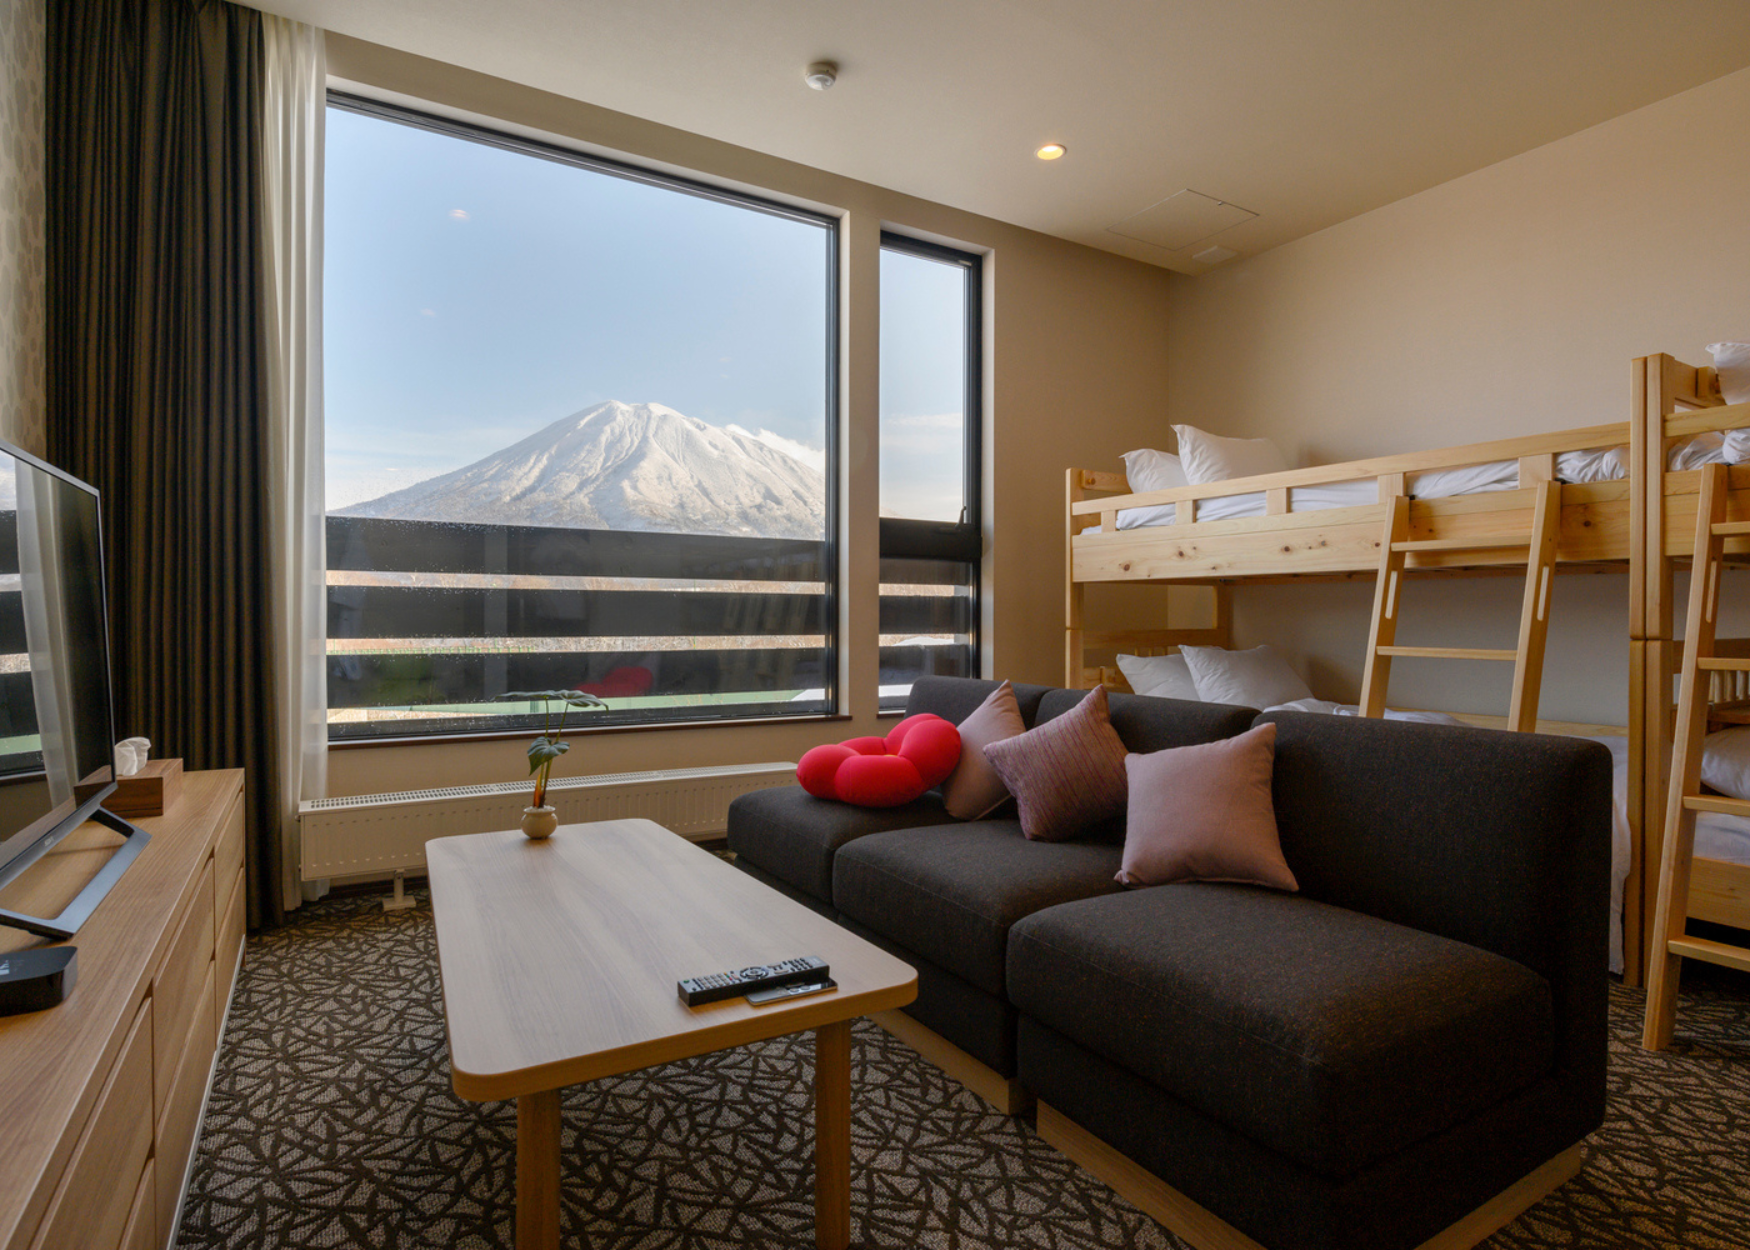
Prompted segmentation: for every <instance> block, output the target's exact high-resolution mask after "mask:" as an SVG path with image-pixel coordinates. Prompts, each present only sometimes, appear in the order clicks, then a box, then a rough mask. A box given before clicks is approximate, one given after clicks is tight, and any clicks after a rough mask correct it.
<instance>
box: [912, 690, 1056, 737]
mask: <svg viewBox="0 0 1750 1250" xmlns="http://www.w3.org/2000/svg"><path fill="white" fill-rule="evenodd" d="M1002 684H1003V683H1002V682H1000V681H983V680H981V679H978V678H973V677H920V678H918V679H917V680H916V681H914V682H913V683H912V686H911V693H910V694H908V695H906V697H905V714H906V715H907V716H915V715H917V714H918V713H919V712H934V713H935V714H936V715H937V716H940V717H941V718H942V719H943V720H951V721H953V722H954V723H955V724H956V725H958V724H959V723H960V722H961V721H963V720H965V719H966V718H967V717H968V716H971V715H972V714H973V713H974V712H976V711H977V710H978V705H979V704H981V703H983V702H984V701H985V700H986V699H988V698H989V697H990V696H991V695H992V694H994V693H995V692H996V690H997V688H998V687H999V686H1001V685H1002ZM1013 689H1014V692H1015V706H1016V707H1018V708H1019V709H1020V710H1021V721H1022V723H1023V724H1025V725H1027V726H1028V727H1029V728H1031V727H1032V726H1033V724H1034V723H1035V722H1036V721H1037V720H1038V718H1039V703H1040V700H1042V699H1044V698H1045V696H1046V695H1047V694H1049V693H1051V690H1052V687H1050V686H1030V685H1027V684H1026V683H1025V682H1016V683H1015V684H1014V686H1013ZM1080 693H1086V692H1085V691H1082V692H1078V694H1080Z"/></svg>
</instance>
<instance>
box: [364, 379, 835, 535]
mask: <svg viewBox="0 0 1750 1250" xmlns="http://www.w3.org/2000/svg"><path fill="white" fill-rule="evenodd" d="M336 515H338V516H364V517H392V518H397V519H401V520H419V521H461V522H472V523H475V524H479V523H482V522H484V523H487V524H498V525H551V526H566V527H572V528H578V529H615V530H661V531H666V532H669V533H678V534H739V535H746V536H749V537H761V538H819V537H821V535H822V534H823V533H824V532H825V517H826V481H825V479H824V478H823V477H822V475H821V473H820V470H819V469H816V468H815V467H814V466H812V465H809V464H805V463H803V462H802V461H801V460H798V459H796V458H795V457H794V456H791V455H787V454H786V453H784V452H782V451H780V450H778V449H777V448H775V447H773V446H771V445H769V444H767V443H765V442H762V441H760V440H759V439H758V438H756V437H754V436H753V435H751V434H748V433H747V432H746V431H744V430H741V429H740V428H738V427H732V428H730V429H724V428H722V427H720V426H715V425H710V424H707V423H706V422H704V421H700V420H698V419H697V418H694V417H687V416H682V415H681V414H680V413H678V412H676V411H675V410H674V409H672V408H667V407H664V406H663V405H661V404H623V403H621V402H620V401H618V400H612V399H611V400H608V401H607V402H606V403H601V404H597V405H596V406H595V407H593V408H587V409H585V410H584V411H582V412H579V413H574V414H573V415H571V416H569V417H565V418H564V419H562V420H559V421H555V422H554V423H553V424H552V425H549V426H548V427H546V428H545V429H543V430H538V431H536V432H535V433H534V434H531V435H529V437H527V438H525V439H523V440H522V441H521V442H520V443H516V444H513V445H512V446H510V447H506V448H505V449H504V450H503V451H498V452H494V453H493V454H492V455H490V456H487V457H486V458H485V459H483V460H478V461H475V462H474V463H473V464H471V465H468V466H467V467H466V468H461V469H457V470H455V471H454V472H452V473H444V474H440V475H439V476H437V477H434V478H428V479H427V480H425V481H423V482H419V483H417V484H415V485H413V486H409V487H407V488H406V489H405V490H398V491H394V492H392V493H391V494H387V495H384V496H382V497H381V498H378V499H372V500H368V501H367V502H365V503H359V504H354V505H352V506H351V507H349V508H340V509H337V510H336Z"/></svg>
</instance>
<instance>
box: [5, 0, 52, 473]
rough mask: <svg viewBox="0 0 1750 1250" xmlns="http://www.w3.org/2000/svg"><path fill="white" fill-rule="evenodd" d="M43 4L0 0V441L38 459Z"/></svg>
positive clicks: (42, 438)
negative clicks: (15, 446) (20, 448)
mask: <svg viewBox="0 0 1750 1250" xmlns="http://www.w3.org/2000/svg"><path fill="white" fill-rule="evenodd" d="M44 4H45V0H0V438H4V439H7V440H8V441H10V442H13V443H16V444H18V445H19V446H20V447H23V448H25V449H26V450H27V451H34V452H36V453H37V454H38V455H41V454H42V453H43V450H44V447H45V444H46V442H47V434H46V431H45V429H44V425H43V413H44V392H43V385H44V342H43V339H44V321H43V270H44V263H45V261H44V252H43V221H44V216H43V27H44V22H45V13H46V10H45V8H44Z"/></svg>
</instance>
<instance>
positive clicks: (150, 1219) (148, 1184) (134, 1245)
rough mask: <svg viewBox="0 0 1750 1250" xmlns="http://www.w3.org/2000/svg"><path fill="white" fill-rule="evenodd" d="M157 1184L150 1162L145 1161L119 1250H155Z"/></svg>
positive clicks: (156, 1234)
mask: <svg viewBox="0 0 1750 1250" xmlns="http://www.w3.org/2000/svg"><path fill="white" fill-rule="evenodd" d="M157 1213H158V1182H157V1179H156V1178H155V1177H154V1176H153V1175H152V1160H150V1159H147V1160H146V1170H145V1172H144V1173H142V1174H141V1176H140V1187H139V1188H138V1189H136V1190H134V1209H133V1210H131V1211H129V1212H128V1226H127V1229H126V1231H125V1232H123V1233H122V1247H121V1250H156V1247H157V1245H158V1214H157Z"/></svg>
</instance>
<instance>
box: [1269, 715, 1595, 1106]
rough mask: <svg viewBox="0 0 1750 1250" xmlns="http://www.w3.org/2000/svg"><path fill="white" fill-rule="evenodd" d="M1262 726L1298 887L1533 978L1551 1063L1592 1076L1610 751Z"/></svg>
mask: <svg viewBox="0 0 1750 1250" xmlns="http://www.w3.org/2000/svg"><path fill="white" fill-rule="evenodd" d="M1264 722H1274V723H1275V724H1276V727H1277V731H1276V732H1277V739H1276V773H1275V782H1274V791H1275V803H1276V820H1277V825H1278V828H1279V830H1280V832H1281V836H1282V850H1283V854H1284V855H1285V856H1286V858H1287V860H1288V864H1289V867H1290V868H1292V869H1293V870H1294V875H1295V877H1296V879H1297V880H1298V881H1299V882H1300V886H1301V890H1302V892H1303V893H1305V894H1306V895H1307V896H1308V897H1311V898H1315V899H1319V900H1322V901H1324V902H1328V903H1334V904H1336V905H1337V906H1340V907H1348V908H1352V909H1354V910H1356V911H1362V912H1366V913H1367V914H1369V915H1373V916H1378V917H1380V918H1381V919H1384V920H1391V921H1394V922H1396V923H1398V924H1403V925H1409V926H1411V927H1412V928H1417V929H1422V930H1424V931H1426V932H1429V933H1437V934H1440V935H1441V936H1443V937H1449V938H1453V939H1455V940H1457V941H1460V942H1466V943H1469V944H1470V945H1473V946H1478V947H1481V948H1482V949H1484V950H1488V951H1493V952H1495V953H1496V954H1498V955H1504V956H1505V957H1507V958H1508V959H1512V960H1516V961H1517V962H1519V963H1521V964H1524V965H1525V966H1526V967H1528V968H1530V969H1532V970H1533V971H1534V972H1537V973H1539V974H1541V975H1542V976H1543V977H1544V978H1546V979H1547V980H1548V981H1549V983H1550V987H1551V991H1552V993H1553V996H1554V1002H1555V1009H1556V1016H1557V1035H1558V1037H1557V1053H1558V1064H1559V1065H1560V1066H1562V1067H1565V1068H1568V1069H1570V1070H1580V1069H1584V1070H1586V1071H1587V1072H1588V1073H1591V1074H1592V1075H1595V1076H1596V1077H1598V1078H1600V1079H1601V1078H1602V1075H1603V1067H1604V1063H1605V1042H1606V1028H1607V1016H1608V998H1607V995H1608V987H1607V982H1606V978H1605V967H1606V962H1607V959H1608V949H1609V924H1610V841H1611V760H1610V753H1609V752H1608V751H1606V750H1605V749H1604V748H1603V747H1602V746H1600V745H1599V744H1597V743H1595V742H1587V741H1585V740H1584V739H1578V738H1561V737H1552V736H1546V735H1542V734H1515V733H1506V732H1502V731H1499V730H1488V729H1470V728H1457V727H1454V726H1447V725H1423V724H1415V723H1406V722H1401V721H1381V720H1367V719H1361V718H1355V717H1334V716H1317V715H1308V714H1304V713H1293V712H1284V713H1270V714H1266V715H1264V716H1260V717H1259V718H1258V723H1264ZM1593 1069H1596V1072H1595V1073H1593V1072H1592V1070H1593ZM1599 1088H1600V1089H1601V1088H1602V1086H1601V1085H1600V1086H1599Z"/></svg>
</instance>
